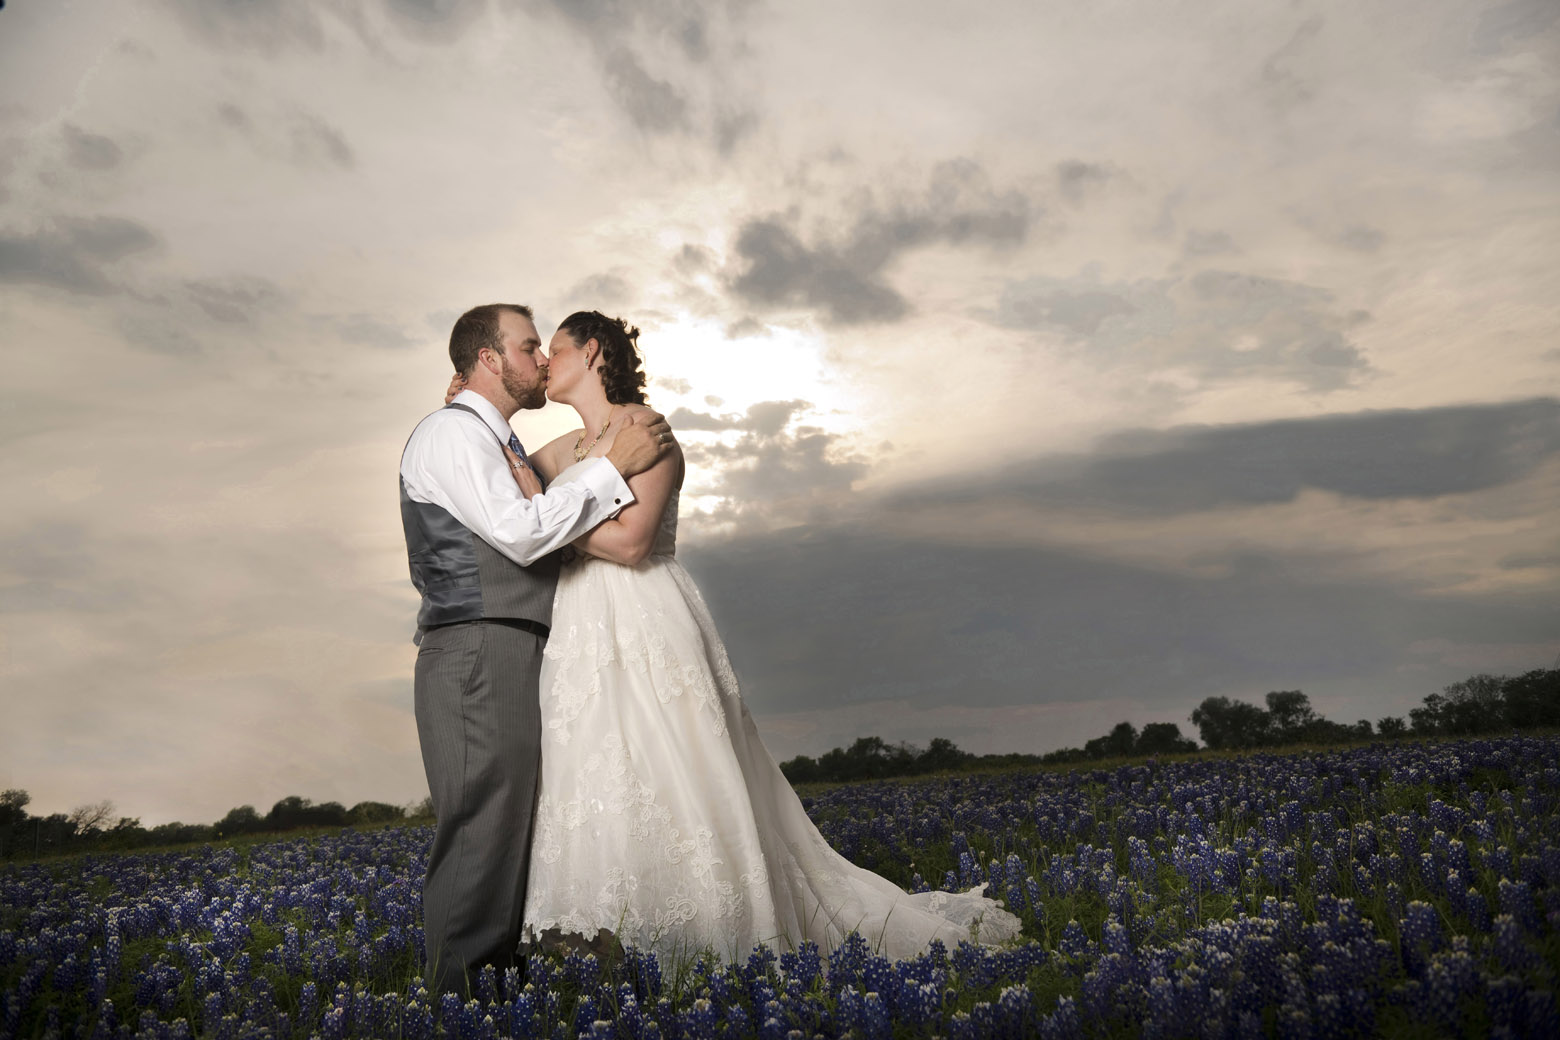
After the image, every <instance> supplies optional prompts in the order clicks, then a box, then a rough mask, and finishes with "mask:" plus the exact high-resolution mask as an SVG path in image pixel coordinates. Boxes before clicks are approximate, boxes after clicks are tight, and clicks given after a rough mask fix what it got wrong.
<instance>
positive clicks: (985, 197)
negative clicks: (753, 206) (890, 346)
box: [730, 162, 1032, 325]
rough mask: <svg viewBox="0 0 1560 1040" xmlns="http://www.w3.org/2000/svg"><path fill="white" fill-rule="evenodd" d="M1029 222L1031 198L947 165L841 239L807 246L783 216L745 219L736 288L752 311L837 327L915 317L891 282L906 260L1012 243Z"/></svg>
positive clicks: (870, 212)
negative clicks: (925, 251) (814, 315)
mask: <svg viewBox="0 0 1560 1040" xmlns="http://www.w3.org/2000/svg"><path fill="white" fill-rule="evenodd" d="M1031 219H1032V213H1031V206H1030V202H1029V200H1028V199H1027V198H1026V197H1024V196H1023V195H1021V194H1019V193H1018V192H1016V191H1007V192H997V191H996V190H994V189H993V188H992V187H991V185H990V183H989V181H988V180H987V178H986V176H985V173H984V172H983V171H982V170H981V169H980V167H979V166H977V165H976V164H974V163H972V162H948V163H942V164H940V165H939V166H938V167H937V168H936V169H935V170H934V171H933V173H932V176H931V179H930V183H929V185H928V186H927V188H926V190H925V191H924V192H922V193H920V195H919V197H917V198H915V199H913V200H910V201H905V202H900V203H898V204H894V205H890V206H887V207H885V208H882V209H879V208H877V207H875V206H868V207H867V208H866V209H865V210H864V211H863V212H862V213H861V214H860V215H859V216H857V217H856V218H855V220H854V221H853V222H852V223H851V225H850V227H849V228H848V230H847V231H846V232H845V233H844V235H843V236H841V237H840V238H838V239H835V240H829V239H824V240H818V241H814V242H812V243H808V242H804V241H803V239H802V237H801V235H800V234H799V233H798V232H797V231H796V230H794V228H793V227H792V220H790V219H789V218H786V217H780V216H770V217H762V218H758V219H754V220H750V221H748V222H747V223H745V224H744V225H743V226H742V227H741V229H740V230H739V231H738V232H737V237H736V242H735V252H736V255H737V258H738V259H737V264H736V266H737V270H736V271H735V272H733V273H732V275H731V277H730V287H731V290H732V291H733V292H734V293H735V294H736V296H737V297H738V298H740V299H741V300H742V301H743V302H744V303H746V304H749V305H753V306H764V307H769V308H786V307H802V308H807V309H816V310H818V311H821V312H822V316H823V317H824V318H825V319H826V320H828V321H830V322H832V323H834V324H837V325H853V324H861V323H865V322H886V321H897V320H899V319H901V318H904V317H906V316H907V315H908V314H909V313H910V311H911V306H910V303H909V301H908V300H906V299H905V298H904V297H903V296H901V295H900V294H899V292H898V291H896V290H895V289H894V288H893V287H892V286H891V285H889V284H888V281H887V279H888V274H889V271H890V268H891V267H892V265H893V263H894V261H895V260H897V259H898V258H899V257H900V256H902V255H904V254H905V253H907V252H910V251H911V250H915V249H919V248H924V247H926V246H931V245H955V246H962V245H986V246H1008V245H1015V244H1017V243H1020V242H1022V241H1023V240H1024V237H1025V235H1026V234H1027V232H1028V230H1029V225H1030V222H1031Z"/></svg>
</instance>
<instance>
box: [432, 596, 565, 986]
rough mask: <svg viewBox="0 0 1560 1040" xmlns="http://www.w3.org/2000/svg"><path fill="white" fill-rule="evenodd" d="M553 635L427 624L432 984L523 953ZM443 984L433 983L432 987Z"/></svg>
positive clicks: (462, 982) (473, 624) (463, 978)
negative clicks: (544, 675) (546, 659)
mask: <svg viewBox="0 0 1560 1040" xmlns="http://www.w3.org/2000/svg"><path fill="white" fill-rule="evenodd" d="M544 643H545V640H544V639H542V638H541V637H539V636H537V635H534V634H533V633H530V632H526V631H523V630H520V629H516V628H512V627H509V626H506V625H502V624H496V623H492V622H487V621H468V622H463V623H461V624H455V625H446V626H443V627H440V628H433V629H429V630H428V631H427V632H425V633H424V634H423V639H422V644H421V646H420V648H419V650H418V652H417V669H416V673H415V680H414V686H413V690H414V697H415V702H416V711H417V736H418V739H419V741H420V743H421V744H422V756H423V769H424V770H425V771H426V772H427V774H428V790H429V792H430V793H431V794H432V796H433V811H434V813H435V815H437V817H438V825H437V827H436V828H435V831H434V837H433V847H432V849H430V850H429V853H428V876H427V878H426V880H425V881H424V882H423V927H424V930H425V932H426V942H427V953H428V968H427V970H428V982H429V989H430V990H431V991H432V992H434V993H435V994H437V993H441V992H450V991H453V992H456V993H459V994H461V995H462V997H463V998H464V996H465V994H466V993H467V992H468V978H467V974H468V972H475V971H476V970H477V969H478V968H480V967H481V966H482V965H484V964H492V965H493V966H494V967H495V968H496V969H497V970H498V973H499V976H500V978H502V976H503V972H504V969H505V968H507V967H509V966H510V965H511V964H514V963H515V948H516V947H517V946H518V945H519V941H520V917H521V914H522V912H523V911H524V910H525V886H526V875H527V873H528V872H529V868H530V855H531V823H532V818H533V816H534V815H535V811H536V795H537V782H538V779H539V768H540V765H541V704H540V696H539V694H538V690H537V680H538V677H539V675H540V674H541V666H542V646H543V645H544ZM435 986H436V987H437V989H435V988H434V987H435Z"/></svg>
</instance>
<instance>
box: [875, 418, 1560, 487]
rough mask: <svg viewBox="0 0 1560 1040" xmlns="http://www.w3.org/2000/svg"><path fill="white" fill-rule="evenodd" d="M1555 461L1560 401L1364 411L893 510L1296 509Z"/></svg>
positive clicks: (1106, 458)
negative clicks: (1029, 505) (1301, 503)
mask: <svg viewBox="0 0 1560 1040" xmlns="http://www.w3.org/2000/svg"><path fill="white" fill-rule="evenodd" d="M1556 454H1560V400H1556V399H1554V398H1540V399H1536V400H1530V401H1518V402H1512V403H1506V404H1496V405H1467V406H1455V407H1442V408H1426V409H1422V410H1417V411H1390V412H1361V413H1356V414H1352V415H1334V416H1324V417H1321V418H1316V419H1298V420H1283V421H1279V422H1266V423H1251V424H1246V425H1238V426H1218V427H1178V428H1174V429H1170V430H1164V431H1141V432H1132V433H1124V434H1119V435H1117V436H1114V437H1111V438H1109V439H1107V440H1106V441H1104V442H1103V443H1101V444H1100V445H1099V446H1098V447H1097V449H1096V450H1095V451H1094V452H1093V453H1091V454H1090V455H1087V456H1077V457H1072V458H1051V459H1039V460H1035V461H1033V462H1030V463H1028V464H1023V465H1018V466H1014V467H1012V468H1010V469H1008V470H1006V471H1004V472H1002V473H999V474H989V475H987V476H984V477H982V478H980V479H976V480H970V481H965V482H963V483H957V482H956V483H953V484H950V485H945V486H942V487H940V488H938V489H917V490H916V491H915V492H913V493H905V494H901V495H900V496H898V497H897V499H896V501H897V502H898V503H899V504H901V505H903V504H907V503H909V502H911V501H927V500H928V499H930V500H934V501H935V500H945V501H956V502H982V501H988V500H993V499H996V498H998V497H1000V496H1003V495H1006V496H1008V498H1009V500H1012V499H1014V498H1016V499H1018V500H1020V501H1027V502H1033V503H1035V504H1037V505H1041V504H1043V505H1045V506H1049V507H1054V508H1058V509H1089V510H1103V511H1108V512H1112V513H1117V514H1123V513H1124V514H1128V515H1135V516H1143V515H1150V516H1171V515H1176V514H1181V513H1195V512H1201V511H1205V510H1212V509H1220V508H1225V507H1230V506H1236V507H1239V506H1258V505H1269V504H1273V503H1283V502H1291V501H1293V500H1294V499H1295V498H1296V496H1298V495H1299V494H1300V493H1301V492H1302V491H1303V490H1305V489H1307V488H1314V489H1317V490H1322V491H1331V492H1334V493H1336V494H1339V495H1344V496H1347V497H1350V498H1360V499H1372V500H1381V499H1428V498H1436V497H1439V496H1442V495H1457V494H1471V493H1474V492H1478V491H1486V490H1489V489H1491V488H1495V487H1499V486H1501V485H1505V484H1510V483H1514V482H1516V481H1519V480H1522V479H1524V478H1526V477H1528V476H1531V475H1532V474H1533V473H1534V472H1535V471H1536V470H1537V469H1538V468H1539V467H1540V466H1541V465H1543V464H1544V463H1545V462H1547V461H1548V460H1550V459H1551V458H1553V457H1554V456H1555V455H1556Z"/></svg>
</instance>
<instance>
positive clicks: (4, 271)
mask: <svg viewBox="0 0 1560 1040" xmlns="http://www.w3.org/2000/svg"><path fill="white" fill-rule="evenodd" d="M160 241H161V240H160V239H159V238H158V237H157V235H156V234H154V233H153V232H152V231H151V230H150V229H148V228H147V227H146V226H144V225H142V224H138V223H136V222H135V221H133V220H126V219H124V218H122V217H84V218H78V217H62V218H59V219H56V220H53V221H50V222H49V223H47V224H45V225H44V226H42V227H40V228H37V229H35V230H32V231H0V283H3V282H18V283H25V284H31V285H46V286H49V287H51V288H55V289H64V290H65V291H67V292H74V293H83V294H86V295H92V296H102V295H105V294H107V293H111V292H114V291H115V290H116V289H117V285H116V284H115V282H114V281H113V280H112V279H111V278H110V277H109V276H108V274H107V273H106V271H105V269H106V268H108V267H110V266H112V265H113V264H114V263H116V262H118V261H120V260H123V259H124V258H125V257H128V256H130V255H132V254H134V253H140V252H144V251H146V250H148V249H151V248H153V247H154V246H156V245H158V244H159V243H160Z"/></svg>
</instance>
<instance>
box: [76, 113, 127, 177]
mask: <svg viewBox="0 0 1560 1040" xmlns="http://www.w3.org/2000/svg"><path fill="white" fill-rule="evenodd" d="M64 135H65V158H66V160H67V161H68V162H69V163H70V164H71V165H72V166H74V167H76V168H77V169H79V170H112V169H113V168H114V167H116V166H118V165H119V163H120V161H121V160H123V159H124V155H125V153H124V151H123V149H121V148H120V147H119V145H117V144H115V143H114V142H113V140H112V139H111V138H108V137H104V136H103V135H102V134H93V133H88V132H87V131H85V130H83V129H81V128H80V127H78V126H73V125H71V124H70V123H66V124H65V129H64Z"/></svg>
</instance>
